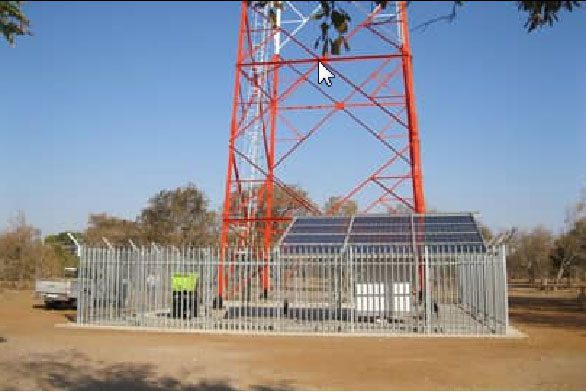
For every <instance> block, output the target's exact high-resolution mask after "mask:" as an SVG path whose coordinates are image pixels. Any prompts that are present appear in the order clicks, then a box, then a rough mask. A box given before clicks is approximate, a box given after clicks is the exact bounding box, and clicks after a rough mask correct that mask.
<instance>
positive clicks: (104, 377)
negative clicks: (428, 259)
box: [0, 289, 586, 390]
mask: <svg viewBox="0 0 586 392" xmlns="http://www.w3.org/2000/svg"><path fill="white" fill-rule="evenodd" d="M33 302H34V301H33V297H32V294H31V292H27V291H6V290H5V291H4V292H2V293H0V389H82V390H83V389H94V390H104V389H105V390H113V389H115V390H119V389H141V390H148V389H191V390H201V389H215V390H218V389H221V390H231V389H257V390H269V389H444V390H445V389H582V390H583V389H586V311H584V310H579V309H578V306H577V303H576V295H575V293H574V294H572V293H559V292H557V293H543V292H536V291H534V290H532V289H525V290H523V289H515V290H511V298H510V304H511V305H510V307H511V309H510V310H511V322H512V324H513V325H514V326H515V327H516V328H517V329H519V330H521V331H523V332H524V333H526V334H527V335H528V337H527V338H524V339H475V338H466V339H461V338H400V337H398V338H358V337H357V338H343V337H277V336H264V337H258V336H254V337H252V336H243V335H224V336H221V335H209V334H162V333H148V332H125V331H107V330H99V331H98V330H80V329H71V328H56V327H54V325H55V324H60V323H64V322H67V320H68V318H72V317H73V315H74V312H72V311H63V310H61V311H60V310H45V309H43V308H41V307H35V306H33Z"/></svg>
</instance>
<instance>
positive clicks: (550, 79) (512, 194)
mask: <svg viewBox="0 0 586 392" xmlns="http://www.w3.org/2000/svg"><path fill="white" fill-rule="evenodd" d="M448 8H449V5H446V4H434V3H427V4H426V3H423V4H414V5H413V6H412V7H411V15H410V18H411V20H412V22H413V24H416V23H417V22H418V21H423V20H425V19H426V18H427V17H429V16H434V15H439V14H444V13H446V12H447V11H448ZM25 9H26V12H27V14H28V15H29V17H30V19H31V20H32V30H33V31H34V36H32V37H27V38H23V39H20V40H19V41H18V45H17V47H16V48H9V47H8V46H7V45H6V44H4V43H3V42H2V43H0V75H1V78H2V83H1V84H0V181H1V186H0V227H3V226H5V222H7V220H8V219H9V218H10V217H11V216H14V214H15V212H16V211H17V210H22V211H24V212H25V213H26V215H27V218H28V220H29V221H30V222H31V223H33V224H34V225H36V226H38V227H40V228H41V229H42V230H43V233H44V234H47V233H50V232H55V231H61V230H76V229H83V228H84V227H85V224H86V222H87V216H88V214H89V213H91V212H107V213H110V214H113V215H117V216H120V217H124V218H129V219H133V218H134V217H135V216H136V215H137V213H138V212H139V211H140V209H141V208H142V207H143V206H144V205H145V203H146V201H147V199H148V198H149V197H150V196H152V195H153V194H155V193H156V192H157V191H158V190H160V189H166V188H167V189H168V188H173V187H176V186H180V185H185V184H187V183H188V182H194V183H195V184H197V185H198V186H200V187H201V188H202V189H203V190H205V192H206V193H207V195H208V197H209V198H210V199H211V201H212V206H213V207H219V205H220V203H221V199H222V192H223V186H224V176H225V168H226V156H227V139H228V126H229V117H230V103H231V99H232V88H233V78H234V75H233V69H234V60H235V51H236V48H235V46H236V34H237V33H236V27H237V18H238V12H239V6H238V4H237V3H216V2H214V3H211V2H210V3H204V2H201V3H172V2H166V3H107V2H106V3H85V2H84V3H34V2H33V3H27V4H26V6H25ZM523 21H524V15H522V14H520V13H519V12H518V11H517V9H516V6H515V5H514V4H513V3H503V4H495V3H479V4H466V5H465V6H464V7H463V8H462V9H461V10H460V12H459V16H458V18H457V20H456V21H455V22H454V23H452V24H447V23H439V24H436V25H434V26H432V27H430V28H429V29H427V31H425V32H420V33H416V34H413V35H412V49H413V53H414V74H415V89H416V94H417V106H418V111H419V121H420V128H421V138H422V160H423V169H424V177H425V190H426V197H427V201H428V205H429V206H431V207H434V208H437V209H440V210H446V211H458V210H466V211H470V210H473V211H479V212H480V213H481V214H482V216H483V219H484V221H485V222H487V223H488V224H489V225H491V226H492V227H493V228H497V229H498V228H505V227H509V226H512V225H516V226H520V227H524V228H526V227H530V226H532V225H536V224H544V225H545V226H546V227H549V228H551V229H553V230H558V229H559V228H560V227H561V225H562V223H563V217H564V209H565V207H566V206H568V205H569V204H571V203H572V202H573V201H575V200H576V199H577V197H578V193H579V190H580V188H581V187H584V186H586V72H584V70H585V69H586V46H584V45H583V42H582V41H583V37H584V33H585V27H586V24H585V22H586V10H584V9H582V10H579V11H577V12H575V13H573V14H564V15H562V17H561V23H559V24H558V25H556V26H554V27H553V28H552V29H549V28H547V29H544V30H542V31H538V32H534V33H531V34H527V33H526V32H525V31H524V30H523ZM318 159H319V158H318ZM307 188H308V190H309V191H310V192H311V193H315V194H321V193H323V192H322V191H323V189H320V184H319V183H312V184H307ZM318 201H321V200H318Z"/></svg>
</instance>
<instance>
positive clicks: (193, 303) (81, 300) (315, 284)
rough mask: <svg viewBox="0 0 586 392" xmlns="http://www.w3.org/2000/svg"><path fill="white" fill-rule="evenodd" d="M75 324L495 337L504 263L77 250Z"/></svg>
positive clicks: (479, 255)
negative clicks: (79, 253)
mask: <svg viewBox="0 0 586 392" xmlns="http://www.w3.org/2000/svg"><path fill="white" fill-rule="evenodd" d="M221 260H225V261H224V262H221ZM219 271H220V273H221V274H222V276H223V279H218V276H219V275H218V274H219ZM219 284H221V285H222V288H221V290H219ZM220 292H221V293H222V296H221V300H220V297H219V293H220ZM77 322H78V323H79V324H84V325H106V326H134V327H152V328H159V329H160V328H163V329H191V330H217V331H245V332H253V333H254V332H258V333H311V334H340V333H346V334H402V333H415V334H446V335H503V334H505V333H506V331H507V289H506V269H505V252H504V247H495V248H488V249H484V250H482V251H480V250H478V249H475V248H470V249H468V248H466V247H465V246H454V245H452V246H450V247H449V248H448V247H433V246H426V247H421V248H420V249H419V250H418V251H416V252H413V251H412V249H411V248H410V247H396V246H394V247H386V248H385V247H379V248H377V249H373V248H372V247H360V246H353V247H349V248H347V249H345V250H344V251H343V252H341V251H340V250H339V249H338V248H334V247H327V246H319V247H316V246H312V247H311V249H310V248H309V247H308V248H303V247H297V248H295V249H290V250H288V251H284V249H282V248H280V249H276V250H274V251H271V252H270V253H269V254H265V253H263V252H262V251H256V250H251V251H245V252H243V251H232V250H231V251H227V252H226V253H225V254H221V253H220V251H219V250H218V249H212V248H205V249H193V248H190V249H178V248H162V249H161V248H159V249H155V248H141V249H131V248H115V249H107V248H85V247H84V248H82V249H81V264H80V270H79V293H78V313H77Z"/></svg>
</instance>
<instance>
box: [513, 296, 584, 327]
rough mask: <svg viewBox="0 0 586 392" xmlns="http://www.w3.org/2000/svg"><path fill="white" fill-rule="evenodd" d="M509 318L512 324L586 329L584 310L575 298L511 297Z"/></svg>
mask: <svg viewBox="0 0 586 392" xmlns="http://www.w3.org/2000/svg"><path fill="white" fill-rule="evenodd" d="M509 309H510V318H511V320H512V321H513V322H518V323H523V324H533V325H542V326H548V327H559V328H572V329H574V328H579V329H582V328H584V327H586V310H583V309H582V308H580V306H579V305H578V302H577V300H576V298H560V297H531V296H511V297H510V298H509Z"/></svg>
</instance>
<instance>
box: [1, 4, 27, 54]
mask: <svg viewBox="0 0 586 392" xmlns="http://www.w3.org/2000/svg"><path fill="white" fill-rule="evenodd" d="M22 3H23V2H22V1H0V31H1V32H2V35H3V36H4V38H5V39H6V41H8V43H9V44H10V45H11V46H14V44H15V41H16V37H18V36H23V35H30V34H31V33H30V31H29V29H28V28H29V25H30V21H29V20H28V18H27V17H26V15H25V14H24V12H23V11H22Z"/></svg>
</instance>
